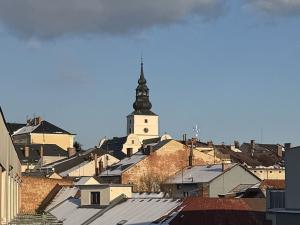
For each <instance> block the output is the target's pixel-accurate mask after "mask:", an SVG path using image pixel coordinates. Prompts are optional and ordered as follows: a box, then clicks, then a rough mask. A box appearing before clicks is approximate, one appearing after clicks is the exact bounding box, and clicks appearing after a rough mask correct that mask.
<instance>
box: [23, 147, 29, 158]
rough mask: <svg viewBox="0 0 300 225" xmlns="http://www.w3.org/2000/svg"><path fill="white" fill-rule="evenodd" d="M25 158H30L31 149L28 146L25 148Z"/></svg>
mask: <svg viewBox="0 0 300 225" xmlns="http://www.w3.org/2000/svg"><path fill="white" fill-rule="evenodd" d="M24 156H25V158H28V157H29V147H28V146H25V148H24Z"/></svg>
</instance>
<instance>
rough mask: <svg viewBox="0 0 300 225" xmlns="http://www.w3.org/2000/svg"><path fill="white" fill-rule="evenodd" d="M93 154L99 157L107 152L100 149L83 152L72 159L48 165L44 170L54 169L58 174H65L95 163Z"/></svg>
mask: <svg viewBox="0 0 300 225" xmlns="http://www.w3.org/2000/svg"><path fill="white" fill-rule="evenodd" d="M91 154H97V155H98V157H100V156H102V155H104V154H105V151H104V150H103V149H100V148H92V149H89V150H87V151H81V153H80V154H76V155H74V156H73V157H71V158H67V159H62V160H59V161H56V162H53V163H50V164H48V165H45V166H44V168H54V171H55V172H56V173H63V172H65V171H68V170H71V169H72V168H75V167H76V168H77V167H78V166H80V165H84V164H86V163H89V162H91V161H93V159H92V158H91Z"/></svg>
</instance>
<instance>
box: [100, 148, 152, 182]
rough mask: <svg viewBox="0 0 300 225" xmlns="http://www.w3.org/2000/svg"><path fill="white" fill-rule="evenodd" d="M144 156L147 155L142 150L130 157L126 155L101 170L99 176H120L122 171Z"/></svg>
mask: <svg viewBox="0 0 300 225" xmlns="http://www.w3.org/2000/svg"><path fill="white" fill-rule="evenodd" d="M146 157H147V155H145V154H144V153H143V152H142V151H138V152H137V153H135V154H133V155H132V156H131V157H127V158H125V159H122V160H121V161H119V162H117V163H116V164H113V165H112V166H110V167H109V168H108V169H107V170H105V171H103V172H102V173H101V174H100V176H120V175H121V174H122V173H123V172H124V171H126V170H127V169H129V168H130V167H132V166H134V165H135V164H137V163H138V162H140V161H142V160H143V159H144V158H146Z"/></svg>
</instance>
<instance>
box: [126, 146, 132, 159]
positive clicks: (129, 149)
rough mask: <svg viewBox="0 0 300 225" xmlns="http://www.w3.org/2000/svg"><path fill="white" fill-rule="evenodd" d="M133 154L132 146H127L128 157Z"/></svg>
mask: <svg viewBox="0 0 300 225" xmlns="http://www.w3.org/2000/svg"><path fill="white" fill-rule="evenodd" d="M130 156H132V148H127V157H130Z"/></svg>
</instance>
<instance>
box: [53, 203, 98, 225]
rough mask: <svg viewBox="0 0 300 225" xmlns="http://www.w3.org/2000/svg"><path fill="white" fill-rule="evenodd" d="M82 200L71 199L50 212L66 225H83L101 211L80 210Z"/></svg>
mask: <svg viewBox="0 0 300 225" xmlns="http://www.w3.org/2000/svg"><path fill="white" fill-rule="evenodd" d="M79 206H80V199H77V198H70V199H67V200H66V201H64V202H62V203H61V204H60V205H58V206H57V207H55V208H54V209H52V210H50V211H49V212H50V213H51V214H52V215H54V216H55V217H56V218H57V219H58V220H60V221H63V223H64V225H74V224H82V223H83V222H85V221H86V220H87V219H89V218H90V217H92V216H93V215H95V214H96V213H97V212H99V211H100V210H101V209H91V208H79Z"/></svg>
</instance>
